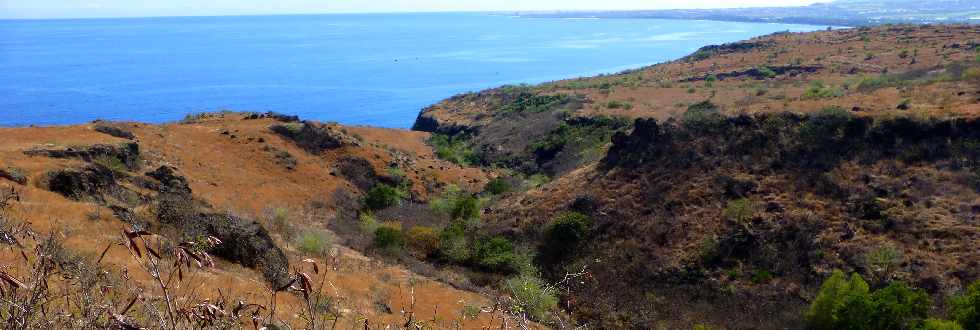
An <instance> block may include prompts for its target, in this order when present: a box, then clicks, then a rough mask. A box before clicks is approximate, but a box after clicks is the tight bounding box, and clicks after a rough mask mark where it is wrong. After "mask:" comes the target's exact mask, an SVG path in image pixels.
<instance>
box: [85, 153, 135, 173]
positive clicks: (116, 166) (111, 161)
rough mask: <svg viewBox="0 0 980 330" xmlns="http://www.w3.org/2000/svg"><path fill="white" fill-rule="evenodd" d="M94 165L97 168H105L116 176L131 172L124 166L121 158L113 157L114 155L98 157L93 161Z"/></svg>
mask: <svg viewBox="0 0 980 330" xmlns="http://www.w3.org/2000/svg"><path fill="white" fill-rule="evenodd" d="M92 163H93V164H95V165H97V166H101V167H102V168H105V169H107V170H109V171H112V172H113V173H116V174H120V173H126V172H127V171H129V168H128V167H126V164H124V163H123V161H122V160H120V159H119V157H116V156H112V155H100V156H97V157H95V158H94V159H92Z"/></svg>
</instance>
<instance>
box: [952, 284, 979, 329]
mask: <svg viewBox="0 0 980 330" xmlns="http://www.w3.org/2000/svg"><path fill="white" fill-rule="evenodd" d="M949 305H950V314H951V315H950V316H951V317H952V318H953V320H955V321H956V322H957V323H959V324H960V325H961V326H963V330H980V281H976V282H973V284H972V285H970V287H969V288H967V290H966V292H965V293H964V294H963V295H961V296H957V297H955V298H953V299H952V300H950V304H949Z"/></svg>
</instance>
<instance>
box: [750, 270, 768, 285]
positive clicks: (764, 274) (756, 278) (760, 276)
mask: <svg viewBox="0 0 980 330" xmlns="http://www.w3.org/2000/svg"><path fill="white" fill-rule="evenodd" d="M771 279H772V273H770V272H769V271H768V270H765V269H762V270H756V271H755V272H754V273H752V283H756V284H759V283H765V282H769V280H771Z"/></svg>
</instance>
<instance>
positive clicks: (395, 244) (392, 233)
mask: <svg viewBox="0 0 980 330" xmlns="http://www.w3.org/2000/svg"><path fill="white" fill-rule="evenodd" d="M404 244H405V238H404V237H403V236H402V231H401V229H399V228H396V227H393V226H381V227H378V229H377V230H375V231H374V246H375V247H378V248H381V249H389V250H391V249H400V248H401V247H402V245H404Z"/></svg>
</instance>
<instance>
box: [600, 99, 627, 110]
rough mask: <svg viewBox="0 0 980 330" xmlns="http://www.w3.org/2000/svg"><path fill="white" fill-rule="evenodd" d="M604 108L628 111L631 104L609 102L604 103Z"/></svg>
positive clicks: (615, 101)
mask: <svg viewBox="0 0 980 330" xmlns="http://www.w3.org/2000/svg"><path fill="white" fill-rule="evenodd" d="M606 107H607V108H609V109H623V110H629V109H633V104H632V103H629V102H626V101H617V100H610V101H609V102H606Z"/></svg>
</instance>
